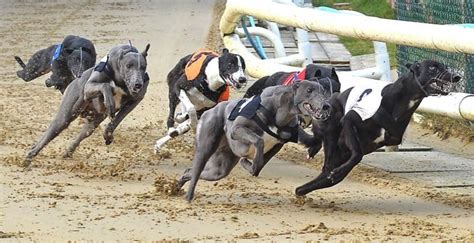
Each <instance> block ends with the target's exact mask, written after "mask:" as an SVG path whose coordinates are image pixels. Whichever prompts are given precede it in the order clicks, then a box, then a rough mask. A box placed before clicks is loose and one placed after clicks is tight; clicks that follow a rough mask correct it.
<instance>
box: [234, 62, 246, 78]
mask: <svg viewBox="0 0 474 243" xmlns="http://www.w3.org/2000/svg"><path fill="white" fill-rule="evenodd" d="M236 57H237V63H238V65H239V69H238V70H237V71H236V72H235V73H233V74H232V79H234V80H235V81H237V82H239V80H240V78H246V76H245V72H244V68H243V66H242V57H241V56H236Z"/></svg>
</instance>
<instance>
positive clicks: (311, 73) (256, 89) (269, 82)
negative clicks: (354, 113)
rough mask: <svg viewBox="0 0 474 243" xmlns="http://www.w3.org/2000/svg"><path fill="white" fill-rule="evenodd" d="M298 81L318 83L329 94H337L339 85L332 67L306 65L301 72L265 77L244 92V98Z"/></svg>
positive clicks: (278, 73) (279, 73)
mask: <svg viewBox="0 0 474 243" xmlns="http://www.w3.org/2000/svg"><path fill="white" fill-rule="evenodd" d="M298 80H310V81H316V80H317V81H318V82H319V83H320V84H321V85H323V87H324V88H325V89H327V90H330V91H331V92H339V91H340V90H341V84H340V83H339V77H338V76H337V73H336V69H334V68H333V67H327V66H320V65H315V64H308V65H307V66H306V68H304V69H303V70H302V71H301V72H276V73H274V74H272V75H270V76H265V77H263V78H261V79H259V80H257V81H255V83H253V84H252V86H250V87H249V88H248V89H247V91H246V92H245V95H244V98H250V97H252V96H254V95H259V94H261V93H262V91H263V89H265V88H267V87H270V86H275V85H281V84H283V85H291V84H293V82H295V81H298Z"/></svg>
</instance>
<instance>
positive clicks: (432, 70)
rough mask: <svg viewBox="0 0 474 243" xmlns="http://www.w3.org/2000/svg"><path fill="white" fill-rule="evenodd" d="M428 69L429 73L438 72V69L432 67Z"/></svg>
mask: <svg viewBox="0 0 474 243" xmlns="http://www.w3.org/2000/svg"><path fill="white" fill-rule="evenodd" d="M428 69H429V70H430V71H431V72H434V71H436V70H438V68H436V67H433V66H432V67H429V68H428Z"/></svg>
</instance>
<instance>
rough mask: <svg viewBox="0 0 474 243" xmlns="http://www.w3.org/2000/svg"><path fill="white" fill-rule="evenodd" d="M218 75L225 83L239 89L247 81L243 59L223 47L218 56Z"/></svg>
mask: <svg viewBox="0 0 474 243" xmlns="http://www.w3.org/2000/svg"><path fill="white" fill-rule="evenodd" d="M219 75H220V77H221V78H222V79H223V80H224V81H225V82H226V84H227V85H229V86H232V87H234V88H236V89H240V88H241V87H242V86H243V85H244V84H245V83H246V82H247V76H246V75H245V61H244V59H243V58H242V57H241V56H240V55H237V54H234V53H230V52H229V50H228V49H226V48H224V49H223V50H222V55H221V56H220V57H219Z"/></svg>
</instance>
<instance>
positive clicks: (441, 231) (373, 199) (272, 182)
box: [0, 0, 474, 241]
mask: <svg viewBox="0 0 474 243" xmlns="http://www.w3.org/2000/svg"><path fill="white" fill-rule="evenodd" d="M67 2H68V4H65V3H66V1H64V2H62V1H54V2H41V3H31V1H8V2H6V3H5V2H2V3H0V23H1V24H0V36H1V37H2V42H0V43H1V46H0V51H1V53H2V56H0V64H1V65H0V77H1V78H0V114H1V115H0V160H1V164H0V183H1V184H0V199H1V200H0V201H1V204H0V238H24V239H32V240H39V241H50V240H61V241H62V240H83V239H89V240H90V239H95V240H115V239H126V240H161V239H200V240H203V239H257V238H258V240H290V239H293V240H318V239H321V240H342V239H359V240H374V239H378V240H390V239H392V240H415V239H416V240H425V241H428V240H441V239H453V240H466V241H468V240H469V239H471V238H472V236H473V230H474V226H473V224H472V222H473V221H474V212H473V209H472V208H465V207H464V208H460V207H453V206H449V205H446V204H441V203H437V202H433V200H426V199H424V198H420V197H416V196H413V195H417V194H413V192H412V191H409V190H412V189H413V187H408V186H407V187H405V186H404V185H405V184H404V182H402V181H400V182H394V183H396V184H397V185H396V186H395V185H394V186H393V188H395V187H397V188H396V189H393V188H392V184H387V185H388V186H387V185H383V184H377V183H367V182H360V181H364V179H363V178H367V177H371V176H372V175H370V174H364V170H359V171H357V172H356V173H355V176H354V178H352V179H349V180H346V181H345V182H343V183H341V185H339V186H336V187H334V188H331V189H328V190H324V191H320V192H317V193H312V194H310V195H309V197H307V198H306V199H296V198H295V197H294V194H293V191H294V188H295V187H296V186H298V185H300V184H302V183H304V182H306V181H308V180H309V179H310V178H312V177H313V176H315V175H316V174H317V173H318V171H317V170H316V169H313V168H308V167H305V166H303V165H295V164H293V163H290V162H286V161H282V160H278V159H276V160H275V161H272V162H271V163H270V164H269V165H268V167H267V168H265V169H264V171H263V173H262V175H261V177H259V178H253V177H251V176H249V175H248V174H247V173H245V172H244V171H243V170H242V169H240V168H238V167H237V168H236V169H235V170H234V171H233V173H232V174H231V176H229V177H228V178H226V179H224V180H222V181H219V182H217V183H213V182H200V183H199V185H198V188H197V193H198V194H197V199H196V201H195V202H193V203H192V204H188V203H186V202H185V200H184V199H183V197H182V195H178V196H168V195H167V193H166V192H164V191H166V189H167V188H169V187H170V186H172V183H173V180H174V178H176V177H177V176H178V175H179V174H180V173H181V172H182V171H183V170H184V168H186V167H188V166H189V165H190V162H191V158H192V154H193V152H192V151H193V142H192V139H191V136H188V137H187V138H186V139H181V140H177V141H174V142H173V143H171V144H170V145H169V146H168V149H166V150H164V151H163V152H162V153H160V154H158V155H155V154H153V151H152V148H153V144H154V141H155V139H156V138H157V137H158V136H160V135H162V134H163V133H164V128H163V125H164V122H163V120H164V118H165V114H166V113H167V109H166V107H167V97H166V96H167V95H166V94H167V93H166V89H167V88H166V84H165V82H164V78H165V76H166V73H167V71H168V70H169V69H170V68H171V67H172V66H173V65H174V63H175V62H176V61H177V60H178V59H179V58H180V57H181V56H183V55H185V54H187V53H190V52H192V51H194V50H196V49H198V48H200V47H203V46H205V45H206V40H207V38H208V37H207V35H208V27H207V26H210V25H211V23H212V22H213V21H214V20H213V19H212V16H211V13H212V8H213V5H214V1H211V0H200V1H190V0H175V1H172V0H168V1H165V0H161V1H153V2H149V1H138V2H134V3H133V4H132V3H113V4H112V3H106V2H105V1H104V2H98V1H77V2H74V3H70V2H69V1H67ZM46 12H47V13H48V14H45V13H46ZM212 33H214V32H212ZM67 34H76V35H82V36H87V37H89V38H90V39H91V40H92V41H93V42H94V43H95V44H96V48H97V50H98V53H99V55H100V56H102V55H105V53H106V52H107V50H108V49H109V48H110V47H112V46H114V45H117V44H121V43H126V42H127V41H128V40H129V39H130V40H132V42H133V43H134V45H136V46H137V47H139V48H140V49H142V48H143V47H144V46H145V44H146V43H148V42H149V43H151V45H152V49H151V50H150V52H149V53H150V56H149V66H148V70H149V73H150V76H151V78H152V83H151V85H150V87H149V89H148V90H149V92H148V94H147V96H146V98H145V100H144V102H143V103H142V104H141V105H140V106H139V107H138V108H137V110H136V111H134V112H132V113H131V114H130V116H129V117H127V118H126V120H125V121H124V123H123V124H122V125H121V126H120V127H119V128H118V129H117V131H116V134H115V142H114V143H113V144H112V145H110V146H105V145H104V142H103V139H102V136H101V132H102V130H101V129H98V130H97V131H96V133H95V134H94V135H92V136H91V137H90V138H89V139H87V140H85V141H84V142H83V144H81V146H80V147H79V148H78V150H77V151H76V153H75V154H74V158H73V159H67V160H64V159H62V158H61V154H62V152H63V151H64V148H65V146H66V144H67V143H68V141H69V140H70V139H72V138H73V137H74V136H75V135H76V134H77V132H78V130H79V128H80V124H79V122H76V123H74V124H72V125H71V126H70V128H69V129H68V130H66V131H65V132H64V133H63V134H62V135H61V136H59V137H58V138H57V139H56V140H54V141H53V142H52V143H51V144H50V145H49V146H48V147H47V148H46V149H45V150H43V151H42V152H41V154H40V155H39V156H38V157H37V159H35V160H34V161H33V166H34V168H33V169H32V171H29V172H24V171H23V170H22V169H21V168H20V167H18V166H17V164H18V163H19V162H21V161H22V159H23V157H24V155H25V154H26V151H27V149H28V148H29V147H30V146H31V145H32V144H33V143H34V142H35V141H36V140H37V139H38V137H39V136H40V135H41V134H42V132H43V131H44V130H45V129H46V127H47V125H48V124H49V122H50V120H51V119H52V117H53V115H54V114H55V111H56V107H57V106H58V104H59V102H60V98H61V97H60V95H59V92H56V91H54V90H51V89H47V88H45V87H44V85H43V81H44V78H40V79H38V80H35V81H33V82H31V83H24V82H23V81H21V80H19V79H18V78H16V76H15V75H14V74H15V71H16V70H17V69H18V68H19V67H18V65H16V64H15V63H14V59H13V55H19V56H21V57H24V58H25V59H26V58H27V57H28V56H29V55H31V54H32V52H34V51H36V50H37V49H39V48H44V47H46V46H47V45H50V44H54V43H56V42H59V41H60V40H61V39H62V38H63V37H64V36H65V35H67ZM211 40H213V41H215V40H216V37H215V36H212V38H211ZM208 44H209V45H210V46H216V43H214V42H213V43H208ZM294 151H299V152H298V153H294ZM286 152H287V153H286V155H285V154H283V155H282V156H281V157H285V158H289V157H292V158H293V159H296V160H302V159H303V158H304V157H303V156H302V154H301V149H299V148H298V147H296V146H290V147H288V148H287V149H286ZM290 155H291V156H290ZM316 161H317V160H315V163H316ZM361 178H362V179H361ZM373 184H375V185H373ZM163 188H164V189H163ZM403 188H405V192H404V189H403ZM453 205H455V204H453Z"/></svg>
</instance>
